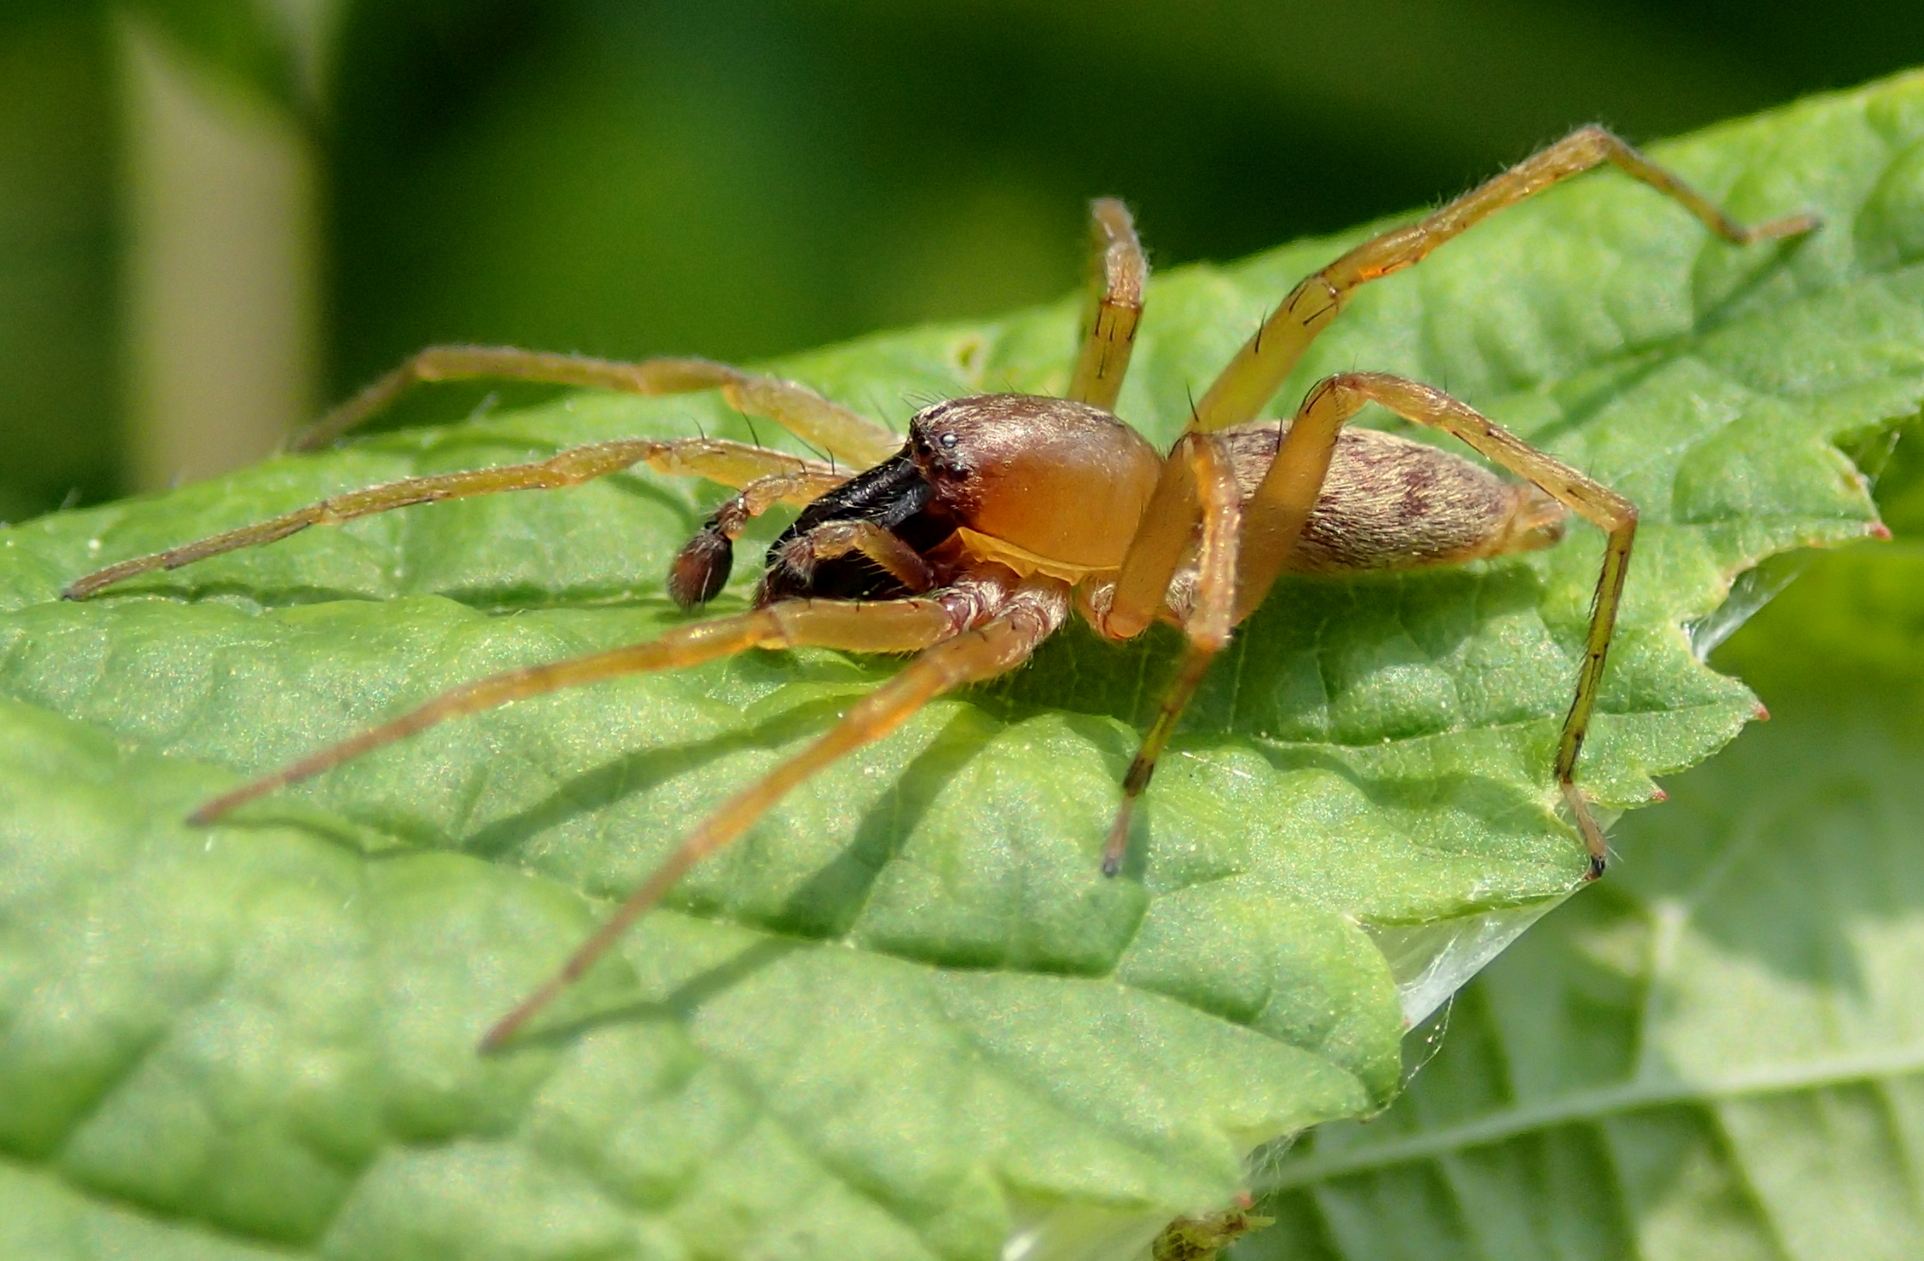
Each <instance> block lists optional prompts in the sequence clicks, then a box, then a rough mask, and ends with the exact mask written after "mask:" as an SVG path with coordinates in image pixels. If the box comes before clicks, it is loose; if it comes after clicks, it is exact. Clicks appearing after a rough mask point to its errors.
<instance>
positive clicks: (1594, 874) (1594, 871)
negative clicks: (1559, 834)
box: [1583, 854, 1605, 880]
mask: <svg viewBox="0 0 1924 1261" xmlns="http://www.w3.org/2000/svg"><path fill="white" fill-rule="evenodd" d="M1604 865H1605V864H1604V861H1603V855H1601V854H1598V855H1596V856H1595V857H1593V858H1591V860H1590V870H1589V872H1588V873H1587V874H1586V875H1585V876H1584V877H1583V878H1584V879H1585V880H1601V879H1602V878H1603V869H1604Z"/></svg>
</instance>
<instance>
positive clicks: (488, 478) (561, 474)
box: [61, 438, 840, 600]
mask: <svg viewBox="0 0 1924 1261" xmlns="http://www.w3.org/2000/svg"><path fill="white" fill-rule="evenodd" d="M643 463H645V464H648V465H649V466H651V467H653V468H655V469H658V470H659V471H661V472H663V473H670V474H679V475H684V476H700V477H706V478H708V479H710V480H711V481H717V482H721V483H723V484H724V485H741V484H742V483H743V482H749V483H751V484H752V483H753V482H755V481H756V480H759V479H765V478H769V477H785V478H789V479H792V485H793V487H794V493H795V494H797V495H799V494H802V493H805V492H806V490H807V489H808V488H810V487H812V486H813V485H815V484H817V483H819V482H821V481H822V480H824V479H830V478H833V479H836V481H837V482H838V483H839V480H840V475H839V474H836V473H835V472H834V471H833V470H831V469H829V467H828V466H827V465H825V464H820V463H817V462H816V461H813V460H804V459H801V458H800V457H797V456H792V455H783V454H781V453H779V452H775V451H768V450H764V449H762V448H760V447H751V446H749V445H747V444H746V443H740V442H727V441H724V440H722V439H718V438H682V439H675V440H671V441H663V442H657V441H653V440H650V439H646V438H631V439H624V440H620V441H616V442H597V443H595V444H593V445H591V446H585V447H570V448H569V449H567V450H565V451H562V452H559V453H557V454H555V455H552V456H550V457H548V458H547V459H545V460H536V461H532V462H530V463H527V464H507V465H502V466H500V467H498V468H486V469H471V470H468V471H464V472H459V473H434V474H430V475H428V476H426V477H410V478H406V479H404V480H402V481H398V482H389V483H387V484H386V485H384V486H370V487H368V488H366V489H364V490H355V491H348V492H347V493H345V494H341V495H334V496H331V497H329V498H327V499H323V500H320V501H319V502H317V503H312V504H308V505H307V506H306V507H304V508H296V509H294V510H293V511H292V512H284V513H282V514H280V515H279V516H276V517H269V518H267V519H266V520H263V521H256V522H254V523H252V524H251V525H244V526H240V527H238V528H236V529H232V530H226V531H223V532H222V533H220V534H214V535H209V536H208V537H206V538H203V539H196V540H194V541H192V542H189V543H183V544H181V545H180V546H178V547H170V548H167V549H166V550H165V551H159V552H154V553H152V554H150V555H147V556H136V557H134V558H132V559H130V560H124V561H121V562H119V563H118V564H114V565H109V566H107V567H106V568H105V569H100V570H96V571H95V572H93V573H90V574H87V575H85V576H83V577H81V578H77V579H75V580H74V581H73V582H71V583H69V584H67V587H66V589H65V590H64V591H62V592H61V596H62V598H63V599H68V600H84V599H86V598H87V597H88V596H91V595H93V594H95V593H96V592H98V591H100V590H102V589H103V588H106V587H109V586H112V585H113V584H114V583H117V582H122V581H124V580H126V579H128V578H132V577H134V576H136V575H138V574H144V573H150V572H152V571H153V570H156V569H179V568H180V567H181V566H182V565H190V564H192V563H194V562H195V561H197V560H205V559H207V558H208V557H210V556H219V555H220V554H222V553H223V552H232V551H237V550H239V549H240V548H243V547H257V546H259V545H261V544H263V543H273V542H277V541H279V540H281V539H284V538H287V537H288V536H289V535H292V534H298V533H300V532H301V531H302V530H305V529H307V528H308V527H309V526H315V525H339V524H340V523H342V522H344V521H352V520H354V519H355V518H356V517H365V516H371V515H373V514H374V513H377V512H389V511H392V510H393V509H396V508H407V507H411V506H413V505H415V504H426V503H438V502H440V501H441V500H444V499H471V498H473V497H475V496H477V495H495V494H500V493H503V492H505V491H514V490H554V489H558V488H560V487H564V486H577V485H580V484H581V483H583V482H588V481H593V480H594V479H595V478H598V477H606V476H608V475H609V474H610V473H619V472H621V471H623V470H624V469H629V468H632V467H634V466H635V465H637V464H643ZM790 484H791V483H788V482H785V483H782V485H784V486H787V485H790ZM811 497H812V496H811ZM790 502H797V501H795V500H791V501H790ZM799 502H803V503H806V502H807V500H806V499H802V500H799Z"/></svg>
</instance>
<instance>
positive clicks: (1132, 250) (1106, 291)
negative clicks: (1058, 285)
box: [1065, 197, 1149, 411]
mask: <svg viewBox="0 0 1924 1261" xmlns="http://www.w3.org/2000/svg"><path fill="white" fill-rule="evenodd" d="M1089 235H1090V238H1091V241H1092V243H1093V244H1094V246H1095V254H1094V256H1093V258H1092V259H1091V262H1092V263H1093V267H1092V268H1091V279H1090V286H1089V305H1088V307H1087V308H1086V309H1085V311H1084V313H1083V317H1082V349H1081V350H1080V351H1079V352H1078V353H1077V355H1076V369H1075V375H1074V376H1072V377H1071V378H1070V379H1069V392H1068V394H1067V395H1065V397H1067V398H1072V399H1075V400H1076V401H1077V402H1081V403H1089V404H1092V405H1093V406H1096V407H1100V408H1102V409H1103V410H1104V411H1112V410H1114V408H1115V406H1116V396H1117V395H1119V394H1121V393H1122V378H1123V374H1124V373H1126V372H1127V371H1128V370H1129V355H1130V352H1131V351H1133V350H1134V349H1135V342H1136V326H1137V325H1138V324H1140V323H1141V322H1142V288H1143V281H1144V280H1145V279H1147V277H1148V274H1149V263H1148V260H1146V259H1145V258H1144V257H1143V253H1142V242H1141V241H1140V240H1138V239H1137V237H1136V222H1135V220H1134V219H1133V218H1131V217H1130V214H1129V208H1128V207H1127V206H1125V205H1123V204H1122V203H1121V202H1120V201H1118V200H1117V199H1115V198H1114V197H1102V198H1099V199H1097V200H1096V201H1094V202H1092V203H1091V204H1090V206H1089Z"/></svg>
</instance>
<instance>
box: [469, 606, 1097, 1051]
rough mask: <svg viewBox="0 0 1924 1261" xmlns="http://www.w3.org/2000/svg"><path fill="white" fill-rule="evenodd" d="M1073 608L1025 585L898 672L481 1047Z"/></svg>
mask: <svg viewBox="0 0 1924 1261" xmlns="http://www.w3.org/2000/svg"><path fill="white" fill-rule="evenodd" d="M905 603H906V602H905ZM1067 612H1068V598H1067V595H1066V593H1065V592H1064V591H1063V590H1062V589H1060V588H1057V587H1053V586H1050V587H1042V586H1036V587H1024V588H1019V589H1018V590H1016V591H1015V592H1014V593H1013V594H1012V595H1011V596H1010V597H1009V599H1008V603H1007V604H1005V605H1003V606H1002V608H1001V609H1000V610H999V611H997V612H995V613H994V614H993V615H992V616H990V617H989V619H988V620H987V621H986V622H984V623H983V624H981V625H979V626H977V627H975V628H974V629H972V630H966V631H963V632H962V633H960V634H957V635H955V636H954V637H953V638H946V639H943V640H942V641H941V642H939V643H936V644H934V645H933V646H931V647H928V648H926V649H925V650H924V651H923V652H922V653H921V654H920V655H919V656H917V657H916V658H915V659H914V660H912V661H910V662H909V664H908V665H906V666H904V667H903V668H902V670H901V671H900V672H899V673H898V674H896V675H895V677H894V678H892V679H890V680H889V681H888V682H886V683H884V684H882V685H881V686H880V687H878V688H876V689H875V690H874V691H873V692H870V693H869V694H868V695H867V696H864V697H863V698H862V699H861V700H859V701H857V702H856V703H855V705H854V706H852V707H851V708H850V709H849V711H848V712H847V713H846V714H844V715H843V716H842V718H841V720H840V721H839V722H837V723H836V724H835V725H834V726H833V727H831V728H829V729H828V731H826V732H825V733H823V734H822V735H821V736H819V737H817V738H816V739H815V741H814V742H813V743H811V744H810V745H809V746H808V747H807V748H805V749H803V750H802V751H801V752H799V753H797V754H795V755H794V756H793V757H791V758H789V759H788V760H787V761H785V762H783V763H781V764H780V765H778V766H776V767H775V769H773V770H772V771H770V772H769V773H768V774H767V775H765V776H763V777H762V778H761V779H760V780H758V781H756V782H755V783H754V784H751V785H750V786H749V787H747V788H745V789H743V790H742V791H741V792H739V793H737V794H736V795H735V796H733V797H732V798H730V799H729V800H728V801H726V802H724V803H723V804H722V805H721V806H720V807H719V808H717V809H716V810H715V812H714V813H712V814H710V815H709V816H708V817H707V818H706V819H704V820H702V822H701V823H700V824H699V825H697V826H696V828H695V830H694V831H692V832H690V833H689V834H688V836H687V838H686V839H684V840H683V841H682V843H681V844H680V845H679V846H677V847H676V848H675V850H674V851H673V852H672V853H670V854H669V855H668V857H667V858H666V859H664V860H663V861H662V863H661V865H660V866H658V867H656V868H655V870H654V871H653V872H652V873H651V874H650V875H649V876H648V878H647V879H646V880H644V881H643V882H642V883H641V885H640V886H639V887H638V888H636V889H635V891H634V892H633V893H631V894H629V895H628V897H627V898H626V899H625V900H624V901H623V902H622V903H621V905H620V906H618V907H616V908H615V910H614V913H613V914H611V915H610V916H609V917H608V918H607V919H606V920H605V921H604V922H603V923H602V925H601V926H600V927H599V928H597V929H596V930H595V931H594V933H593V934H592V935H591V936H590V937H589V938H588V939H587V940H586V941H584V942H582V943H581V945H580V946H579V947H578V948H577V949H576V950H575V952H574V953H573V954H572V955H570V956H569V957H568V959H567V961H566V962H564V963H563V964H562V965H561V968H560V969H559V970H558V971H557V972H556V973H555V974H554V975H553V976H552V977H550V978H549V979H548V980H547V981H545V982H544V983H543V984H542V985H541V986H540V987H539V988H538V989H536V990H535V991H534V992H533V993H531V994H529V995H528V997H527V998H525V999H523V1000H522V1001H521V1002H520V1003H519V1004H517V1005H516V1006H515V1008H514V1009H513V1010H512V1011H510V1012H508V1014H507V1015H505V1016H503V1017H502V1018H501V1019H500V1020H499V1021H497V1022H496V1023H495V1025H494V1026H493V1027H492V1028H491V1029H489V1030H488V1032H487V1034H486V1035H485V1036H484V1037H483V1038H482V1039H481V1049H482V1050H483V1051H489V1050H493V1049H495V1048H496V1047H499V1046H500V1045H501V1044H502V1043H504V1042H506V1041H507V1040H508V1039H510V1038H512V1037H513V1036H514V1034H515V1031H516V1030H518V1029H520V1028H521V1027H522V1026H523V1025H525V1024H526V1023H527V1022H528V1021H529V1020H530V1019H532V1018H533V1017H534V1016H535V1015H537V1014H538V1013H539V1012H540V1011H541V1010H542V1009H543V1008H545V1007H546V1006H547V1005H548V1004H549V1003H551V1002H552V1001H554V999H555V997H556V996H557V995H559V994H560V993H561V992H562V991H563V990H565V989H566V988H567V987H568V986H569V985H571V984H573V983H574V981H575V980H576V979H577V978H579V977H580V976H581V975H582V973H584V972H586V971H587V970H588V969H589V968H590V967H592V966H594V964H595V962H596V961H597V960H599V959H600V958H601V957H602V956H603V955H605V954H607V953H608V950H609V948H610V947H612V946H613V945H614V944H615V942H616V941H617V940H619V939H620V937H621V936H622V934H623V933H625V932H627V931H628V929H629V928H630V927H631V926H632V925H633V924H634V922H635V921H636V920H637V919H639V918H640V917H641V916H642V915H643V914H645V913H646V912H647V911H648V910H649V908H651V907H653V906H654V905H655V904H656V903H658V902H660V901H661V899H662V896H663V895H664V894H666V893H667V892H668V890H669V889H670V888H672V887H673V886H674V884H675V882H676V881H677V880H679V879H681V877H682V876H683V875H684V874H686V873H687V871H688V869H689V868H691V867H693V866H694V865H695V864H696V863H698V862H700V861H701V860H702V859H703V858H705V857H707V856H708V855H709V854H712V853H714V852H715V851H716V850H718V849H720V848H722V847H723V846H724V845H727V844H728V843H729V842H730V841H733V840H735V839H736V838H738V837H740V836H741V834H742V833H743V832H745V831H747V830H748V829H749V828H750V827H751V826H753V824H754V823H755V821H756V820H758V819H760V818H761V817H762V815H763V814H765V813H766V812H767V811H768V809H769V808H770V807H771V806H773V805H774V804H775V803H776V802H777V801H779V800H781V799H782V797H784V796H786V795H787V794H788V792H789V791H790V790H791V789H793V788H794V787H795V786H796V785H798V784H800V783H801V782H802V781H804V780H806V779H808V778H809V777H810V776H812V775H814V774H816V773H817V772H819V771H821V770H822V769H824V768H825V767H827V766H828V765H829V764H830V763H832V762H835V761H836V760H837V759H839V758H841V757H843V756H844V755H846V754H848V753H851V752H853V751H854V750H856V749H859V748H861V747H862V746H864V745H867V744H872V743H874V742H875V741H877V740H879V739H881V738H882V737H883V736H886V735H888V734H889V733H890V732H891V731H894V730H895V729H896V728H897V727H899V726H901V725H902V724H903V723H904V722H906V721H907V720H908V719H909V718H910V717H911V716H912V715H914V714H915V713H916V711H918V710H920V709H921V708H922V707H923V706H924V705H926V704H928V703H929V702H930V701H932V700H934V699H935V698H936V697H938V696H941V695H942V694H943V693H945V692H950V691H953V690H954V689H956V688H958V687H961V686H963V685H964V684H968V683H974V682H978V681H980V680H983V679H989V678H994V677H995V676H996V675H999V674H1003V673H1006V672H1007V671H1009V670H1013V669H1014V668H1015V667H1016V666H1018V665H1020V664H1021V663H1022V662H1023V661H1025V660H1027V659H1028V657H1029V654H1030V653H1032V652H1034V651H1035V648H1036V645H1038V644H1040V643H1041V642H1042V641H1043V640H1045V639H1047V638H1048V637H1049V635H1050V634H1051V633H1053V632H1054V631H1055V629H1056V628H1057V627H1058V626H1060V625H1061V624H1062V621H1063V618H1064V616H1065V615H1066V614H1067ZM981 615H982V614H981V613H978V614H977V616H978V617H979V616H981Z"/></svg>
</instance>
